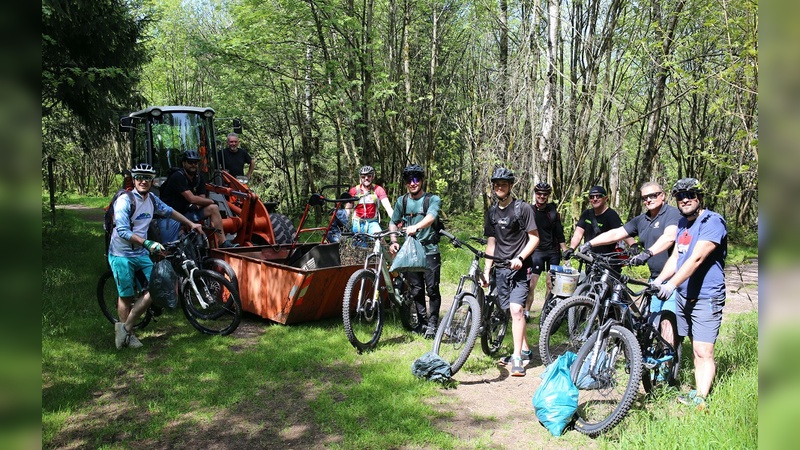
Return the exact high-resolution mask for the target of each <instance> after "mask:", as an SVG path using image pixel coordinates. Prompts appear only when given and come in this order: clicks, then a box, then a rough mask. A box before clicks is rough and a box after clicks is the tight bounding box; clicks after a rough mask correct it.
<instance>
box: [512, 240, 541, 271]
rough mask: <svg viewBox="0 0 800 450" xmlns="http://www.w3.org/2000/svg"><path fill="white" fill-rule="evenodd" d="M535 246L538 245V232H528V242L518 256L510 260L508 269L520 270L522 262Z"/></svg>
mask: <svg viewBox="0 0 800 450" xmlns="http://www.w3.org/2000/svg"><path fill="white" fill-rule="evenodd" d="M537 245H539V230H531V231H528V242H526V243H525V247H523V249H522V251H521V252H520V254H519V255H517V256H516V257H515V258H514V259H512V260H511V264H510V268H511V269H512V270H519V269H521V268H522V264H523V262H524V261H525V260H526V259H527V258H528V257H529V256H531V254H532V253H533V251H534V250H536V246H537Z"/></svg>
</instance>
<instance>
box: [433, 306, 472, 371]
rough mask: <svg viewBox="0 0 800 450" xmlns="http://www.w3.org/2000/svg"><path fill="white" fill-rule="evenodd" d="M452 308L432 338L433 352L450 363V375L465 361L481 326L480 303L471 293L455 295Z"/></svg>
mask: <svg viewBox="0 0 800 450" xmlns="http://www.w3.org/2000/svg"><path fill="white" fill-rule="evenodd" d="M452 308H454V309H453V310H452V311H448V313H447V315H445V317H444V321H443V322H442V323H440V324H439V329H438V330H436V338H434V340H433V352H434V353H436V354H437V355H439V356H440V357H441V358H442V359H444V360H445V361H447V362H448V363H450V376H453V375H455V374H456V372H458V371H459V370H460V369H461V366H463V365H464V363H465V362H466V361H467V358H468V357H469V353H470V352H471V351H472V347H474V346H475V340H476V339H477V338H478V331H479V330H480V326H481V309H480V305H479V304H478V300H477V299H476V298H475V297H473V296H472V295H471V294H467V293H461V294H459V295H457V296H456V298H455V300H453V306H451V309H452Z"/></svg>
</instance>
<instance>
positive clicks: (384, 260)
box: [353, 231, 405, 305]
mask: <svg viewBox="0 0 800 450" xmlns="http://www.w3.org/2000/svg"><path fill="white" fill-rule="evenodd" d="M401 234H404V233H403V232H402V231H382V232H380V233H375V234H374V235H372V234H367V233H356V234H354V235H353V237H354V238H356V237H358V236H361V237H365V236H366V237H369V238H370V239H373V240H374V242H373V244H372V253H370V254H368V255H367V257H366V258H365V259H364V269H367V270H374V271H376V272H378V289H375V294H374V295H375V298H373V299H372V301H373V302H377V301H378V300H379V299H378V296H379V295H380V291H381V290H380V286H381V280H383V286H385V287H386V293H387V294H388V295H389V299H390V300H391V301H392V302H394V304H396V305H400V304H402V303H403V298H402V296H401V295H400V292H398V291H397V290H396V289H395V286H394V283H393V282H392V274H391V273H390V272H389V267H388V261H389V252H388V250H387V249H386V247H384V246H383V245H382V240H383V238H384V237H386V236H391V235H395V236H396V235H401ZM397 277H400V278H402V279H403V282H405V277H404V276H403V275H402V274H398V275H397Z"/></svg>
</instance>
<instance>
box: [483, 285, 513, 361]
mask: <svg viewBox="0 0 800 450" xmlns="http://www.w3.org/2000/svg"><path fill="white" fill-rule="evenodd" d="M484 308H486V311H482V312H483V316H484V317H486V319H485V322H484V323H483V330H482V333H481V348H482V349H483V353H484V354H485V355H486V356H494V355H496V354H497V352H498V351H500V346H502V345H503V339H505V337H506V330H508V317H509V314H508V311H504V310H503V309H502V308H501V307H500V304H499V303H498V301H497V297H495V296H488V297H486V301H485V302H484Z"/></svg>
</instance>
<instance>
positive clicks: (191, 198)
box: [158, 150, 232, 247]
mask: <svg viewBox="0 0 800 450" xmlns="http://www.w3.org/2000/svg"><path fill="white" fill-rule="evenodd" d="M199 163H200V154H199V153H197V151H196V150H186V151H185V152H183V155H181V166H182V167H181V168H176V169H171V170H170V172H171V173H170V175H169V177H168V178H167V181H165V182H164V184H163V185H161V199H162V200H163V201H164V203H166V204H167V205H169V206H172V207H173V208H175V209H176V210H178V212H180V213H181V214H183V215H184V216H186V217H188V218H189V220H191V221H193V222H200V221H202V220H204V219H206V218H210V219H211V226H212V227H214V229H215V231H214V236H215V242H216V244H217V247H231V246H232V244H231V243H230V242H228V241H226V240H225V233H224V232H223V230H222V216H221V215H220V212H219V206H217V203H216V202H215V201H214V200H212V199H210V198H208V196H207V192H206V181H205V180H204V179H203V175H202V174H201V173H199V172H198V170H197V167H198V165H199ZM158 226H159V231H160V232H161V239H162V241H164V242H172V241H175V240H177V239H178V237H179V235H180V223H178V222H176V221H174V220H171V219H166V220H160V221H159V224H158Z"/></svg>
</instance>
